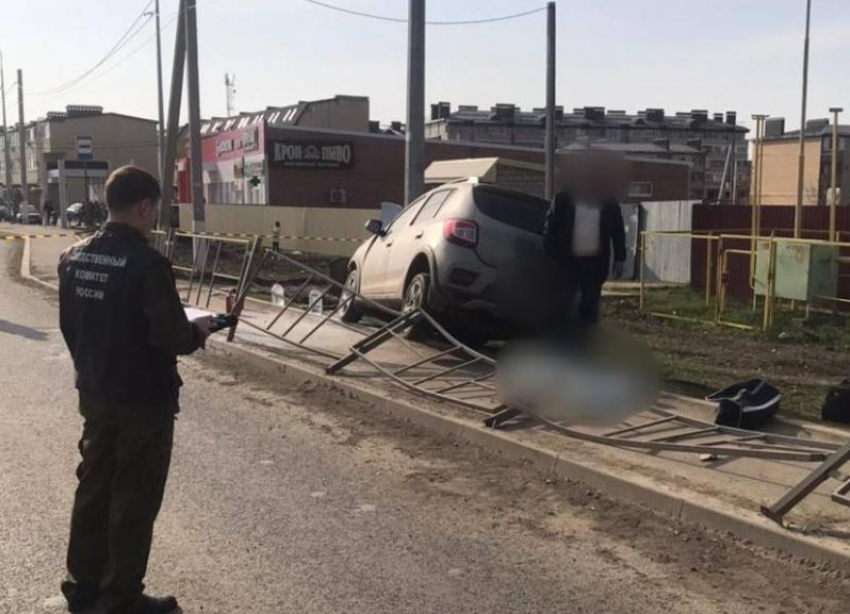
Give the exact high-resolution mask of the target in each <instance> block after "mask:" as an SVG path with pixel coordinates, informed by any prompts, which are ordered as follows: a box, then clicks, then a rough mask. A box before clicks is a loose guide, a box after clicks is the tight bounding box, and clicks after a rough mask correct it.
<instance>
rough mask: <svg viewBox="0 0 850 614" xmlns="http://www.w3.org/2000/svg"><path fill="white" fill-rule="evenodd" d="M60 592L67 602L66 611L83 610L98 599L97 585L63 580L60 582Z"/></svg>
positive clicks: (78, 611) (73, 612) (75, 611)
mask: <svg viewBox="0 0 850 614" xmlns="http://www.w3.org/2000/svg"><path fill="white" fill-rule="evenodd" d="M62 594H63V595H65V600H66V601H67V602H68V611H69V612H71V613H72V614H80V613H81V612H85V611H86V610H88V609H89V608H90V607H92V606H93V605H94V604H95V603H97V601H98V599H100V589H99V588H98V587H97V586H88V585H85V584H77V583H76V582H71V581H65V582H63V583H62Z"/></svg>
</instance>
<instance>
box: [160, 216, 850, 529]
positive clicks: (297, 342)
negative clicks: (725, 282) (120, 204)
mask: <svg viewBox="0 0 850 614" xmlns="http://www.w3.org/2000/svg"><path fill="white" fill-rule="evenodd" d="M180 241H182V242H183V243H184V244H185V243H186V242H189V241H191V244H192V250H188V249H187V246H186V245H184V246H183V249H182V252H183V254H182V255H183V256H186V255H187V252H191V254H192V256H191V258H190V261H189V262H182V263H181V262H179V258H178V262H177V263H176V264H175V265H174V268H175V270H177V271H179V272H182V273H183V274H184V276H185V277H186V278H187V279H184V282H185V283H186V288H185V299H186V302H187V303H192V302H193V301H194V303H193V304H199V303H200V302H202V301H204V297H206V298H205V304H206V305H207V306H208V305H209V302H210V297H211V296H212V295H213V294H214V293H215V292H216V288H215V284H216V282H217V281H225V282H227V283H229V284H231V285H232V284H233V283H235V284H236V285H235V288H233V293H232V297H233V298H232V301H229V302H228V312H229V313H230V314H232V315H237V316H239V318H238V322H239V324H240V325H244V326H246V327H248V328H250V329H251V330H254V331H258V332H260V333H262V334H264V335H268V336H270V337H272V338H274V339H277V340H279V341H280V342H282V343H283V344H284V345H286V346H288V347H291V348H297V349H299V350H303V351H306V352H308V353H309V354H310V355H312V356H313V357H315V358H317V359H318V360H319V361H320V362H321V363H322V364H323V365H324V366H325V370H326V372H327V373H328V374H331V375H337V374H340V373H342V372H343V371H344V370H345V369H346V368H347V367H350V366H351V365H353V364H354V363H355V362H358V361H362V362H363V363H365V364H367V365H369V366H370V367H371V368H373V369H374V370H375V372H376V373H377V374H378V375H380V376H384V377H387V378H388V379H389V380H391V381H392V382H394V383H396V384H398V385H400V386H402V387H404V388H405V389H407V390H410V391H412V392H415V393H417V394H420V395H424V396H427V397H430V398H433V399H437V400H440V401H445V402H448V403H451V404H453V405H456V406H459V407H463V408H465V409H470V410H473V411H475V412H477V413H479V414H481V415H483V416H484V424H485V425H486V426H488V427H491V428H497V427H499V426H502V425H504V424H506V423H507V422H509V421H512V420H516V419H522V418H526V419H530V420H531V421H532V422H536V423H539V424H542V425H544V426H545V427H548V428H549V429H551V430H552V431H554V432H557V433H560V434H562V435H565V436H568V437H571V438H573V439H578V440H581V441H588V442H592V443H596V444H603V445H608V446H614V447H618V448H626V449H633V450H641V451H645V452H650V453H657V452H670V453H684V454H698V455H702V456H703V460H716V459H720V458H753V459H764V460H772V461H786V462H787V461H793V462H807V463H808V462H817V463H821V464H820V465H819V466H818V468H817V469H815V470H814V471H813V472H812V474H811V475H809V476H808V477H807V478H806V479H805V480H803V481H802V482H801V483H800V484H799V485H798V486H796V487H795V488H793V489H792V490H791V491H790V492H789V493H788V494H786V495H785V496H784V497H782V499H780V500H779V501H778V502H777V503H775V504H774V505H772V506H765V507H763V508H762V513H764V514H765V515H766V516H768V517H770V518H772V519H774V520H776V521H777V522H781V521H782V518H783V517H784V515H785V514H787V513H788V512H789V511H790V510H791V509H792V508H793V507H794V506H796V505H797V504H798V503H799V502H800V501H801V500H802V499H804V498H805V497H806V496H808V495H809V494H810V493H811V492H813V491H814V490H815V489H816V488H817V487H818V486H819V485H820V484H822V483H823V482H824V481H825V480H826V479H828V478H829V477H830V476H832V475H834V474H835V472H836V471H837V470H838V469H839V468H840V467H841V466H842V465H843V464H844V463H845V462H847V461H848V460H850V444H848V445H846V446H844V447H842V446H839V445H838V444H834V443H829V442H822V441H816V440H810V439H800V438H795V437H789V436H784V435H776V434H772V433H764V432H755V431H747V430H742V429H737V428H731V427H725V426H720V425H716V424H713V423H710V422H705V421H702V420H698V419H695V418H691V417H688V416H685V415H682V414H679V413H675V412H672V411H668V410H666V409H663V408H661V407H654V408H652V409H649V410H647V411H644V412H642V413H640V414H638V415H636V416H633V417H631V418H629V419H628V420H626V421H624V422H623V423H622V424H620V425H618V426H617V427H615V428H614V429H612V430H609V431H600V430H593V429H591V428H584V427H576V426H573V425H569V424H565V423H563V422H560V421H558V420H554V419H552V418H549V417H547V416H544V415H539V414H538V413H537V412H535V411H534V409H533V408H531V407H517V406H511V407H508V406H507V405H505V404H504V403H503V402H502V401H501V400H500V398H499V392H498V389H497V386H496V371H497V361H496V360H495V359H494V358H492V357H491V356H487V355H485V354H483V353H481V352H478V351H476V350H474V349H472V348H470V347H468V346H467V345H465V344H464V343H462V342H460V341H459V340H458V339H456V338H455V337H454V336H453V335H452V334H451V333H449V332H448V331H447V330H446V329H445V328H444V327H443V326H442V325H440V323H439V322H437V321H436V320H435V319H434V318H433V317H432V316H431V315H430V314H428V313H426V312H425V311H423V310H414V311H410V312H407V313H399V312H398V311H395V310H393V309H389V308H387V307H386V306H383V305H380V304H378V303H375V302H374V301H371V300H369V299H367V298H365V297H363V296H362V295H360V294H358V293H357V292H356V291H354V290H352V289H351V288H348V287H346V285H345V284H343V283H341V282H339V281H337V280H335V279H333V278H331V277H330V275H328V274H326V273H323V272H321V271H319V270H317V269H315V268H313V267H310V266H308V265H306V264H304V263H303V262H299V261H298V260H296V259H294V258H292V257H290V256H288V255H286V254H283V253H281V252H277V251H272V250H265V251H263V250H262V238H261V237H255V238H254V239H253V240H246V239H234V238H229V237H211V236H208V235H197V234H192V233H182V232H172V233H165V234H164V235H162V236H159V237H155V243H156V244H157V248H158V249H160V250H161V251H163V253H166V254H168V255H171V256H174V255H175V251H176V249H175V248H176V247H177V246H178V243H179V242H180ZM234 247H235V248H236V249H237V251H238V253H239V254H240V255H241V260H240V271H239V275H238V276H236V275H232V274H229V273H223V272H222V271H220V270H219V266H220V264H221V262H220V260H221V255H222V250H224V249H230V250H231V251H233V248H234ZM262 274H269V275H271V276H272V277H273V278H275V279H280V281H283V282H284V283H285V284H287V286H290V287H294V288H295V290H294V291H292V290H291V289H290V291H289V293H288V294H286V293H285V295H284V300H283V302H282V304H278V305H274V304H273V303H272V302H271V301H270V300H267V298H266V297H267V296H268V294H269V288H268V287H266V285H263V284H268V282H269V280H268V279H263V278H262V277H261V275H262ZM285 287H286V286H285ZM204 289H206V292H204ZM351 301H357V303H358V305H359V306H361V307H365V308H367V309H368V310H369V311H371V312H373V313H375V314H378V315H380V316H381V317H382V318H383V322H382V324H381V325H380V326H378V327H377V328H375V327H367V326H362V325H352V324H348V323H346V322H343V321H342V319H341V317H340V315H341V313H343V311H344V309H345V308H346V307H347V306H348V305H349V304H350V302H351ZM249 306H250V307H249ZM423 324H425V325H426V326H427V327H430V329H432V330H433V331H434V333H435V335H434V338H433V339H431V340H430V341H431V342H430V343H429V344H427V345H425V344H412V343H411V342H410V341H409V340H408V339H407V338H406V336H405V333H406V332H407V331H409V330H410V329H411V328H413V327H421V325H423ZM328 327H332V328H333V329H334V331H335V332H334V334H340V333H342V334H346V335H351V339H353V341H352V342H351V343H350V344H349V351H348V352H347V353H345V354H340V353H339V352H337V351H334V350H333V349H332V348H329V347H327V346H323V345H322V344H321V343H317V342H316V339H317V337H319V336H321V335H320V334H319V333H320V331H322V330H323V329H326V328H328ZM235 331H236V328H235V327H234V328H233V329H231V331H230V334H229V336H228V340H229V341H232V340H233V337H234V335H235ZM389 343H393V344H397V345H400V346H402V347H403V349H404V350H405V353H404V356H405V357H404V358H403V359H402V358H399V357H398V356H399V353H398V352H395V353H384V354H382V353H381V351H382V349H384V350H386V349H388V348H385V347H384V346H385V345H386V344H389ZM832 499H833V500H834V501H836V502H837V503H840V504H843V505H848V506H850V479H848V480H846V481H844V482H843V483H842V484H841V486H840V487H839V488H838V489H837V490H836V491H835V492H834V493H833V495H832Z"/></svg>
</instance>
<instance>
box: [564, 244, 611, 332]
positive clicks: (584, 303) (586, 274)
mask: <svg viewBox="0 0 850 614" xmlns="http://www.w3.org/2000/svg"><path fill="white" fill-rule="evenodd" d="M605 264H606V261H605V259H604V258H600V257H587V258H573V260H572V263H571V267H570V272H569V276H570V281H571V284H570V285H571V291H572V295H573V297H574V303H573V304H574V305H575V309H576V314H575V315H576V322H577V323H578V325H579V326H580V327H590V326H594V325H596V324H597V323H598V322H599V307H600V303H601V302H602V285H603V284H604V283H605V279H606V278H607V277H608V271H607V270H606V269H605Z"/></svg>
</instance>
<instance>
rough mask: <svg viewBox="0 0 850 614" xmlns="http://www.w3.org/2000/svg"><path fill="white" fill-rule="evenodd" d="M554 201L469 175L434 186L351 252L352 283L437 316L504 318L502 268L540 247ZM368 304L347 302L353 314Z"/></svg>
mask: <svg viewBox="0 0 850 614" xmlns="http://www.w3.org/2000/svg"><path fill="white" fill-rule="evenodd" d="M548 206H549V203H548V202H547V201H546V200H544V199H542V198H538V197H536V196H531V195H529V194H523V193H520V192H515V191H513V190H508V189H505V188H502V187H498V186H495V185H490V184H485V183H480V182H478V180H477V179H467V180H462V181H457V182H453V183H448V184H444V185H441V186H440V187H438V188H435V189H433V190H431V191H429V192H427V193H426V194H424V195H423V196H421V197H420V198H418V199H417V200H415V201H414V202H412V203H411V204H410V205H408V206H407V207H406V208H405V209H404V210H402V211H401V212H400V213H399V214H398V215H397V216H396V217H395V218H394V219H393V220H392V221H391V222H390V223H389V224H387V225H386V226H384V225H383V224H382V223H381V222H380V221H379V220H370V221H369V222H368V223H367V224H366V228H367V229H368V230H369V231H370V232H371V233H372V235H373V236H372V237H371V238H370V239H367V240H366V241H365V242H364V243H363V244H361V245H360V247H359V248H358V249H357V251H356V252H355V253H354V255H353V256H352V257H351V260H350V262H349V268H348V276H347V278H346V286H347V287H348V288H350V289H351V290H353V291H355V292H359V293H360V294H361V295H362V296H363V297H365V298H367V299H370V300H372V301H375V302H378V303H382V304H385V305H387V306H390V307H394V308H396V309H400V310H401V311H405V312H406V311H410V310H413V309H416V308H420V307H421V308H424V309H425V310H426V311H428V312H429V313H432V314H433V315H435V316H436V317H438V318H441V317H442V319H444V320H445V319H451V318H454V317H455V316H461V315H466V316H469V315H472V316H474V319H476V320H481V319H482V318H485V319H489V320H495V321H496V323H498V322H499V321H501V320H504V319H505V318H504V314H503V313H500V309H499V305H498V303H499V301H498V300H497V282H498V281H499V270H500V268H506V265H508V264H511V265H516V263H521V262H525V261H527V260H531V259H533V258H534V255H535V254H539V247H540V245H541V243H542V239H543V237H542V231H543V223H544V220H545V217H546V211H547V209H548ZM363 311H364V306H363V305H360V304H358V303H355V302H351V303H349V304H348V305H347V307H346V309H345V311H344V313H343V314H342V318H343V319H344V320H345V321H348V322H355V321H357V320H359V319H360V317H361V316H362V315H363Z"/></svg>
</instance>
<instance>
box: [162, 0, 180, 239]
mask: <svg viewBox="0 0 850 614" xmlns="http://www.w3.org/2000/svg"><path fill="white" fill-rule="evenodd" d="M185 66H186V0H180V6H179V8H178V9H177V35H176V36H175V39H174V62H173V64H172V67H171V90H170V91H169V92H168V120H167V122H168V123H167V126H166V146H165V162H164V163H163V167H164V168H163V173H162V201H161V202H160V208H159V228H160V230H167V229H168V228H170V227H171V204H172V202H173V200H174V164H175V162H176V161H177V137H178V136H179V134H180V102H181V100H182V99H183V72H184V69H185Z"/></svg>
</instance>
